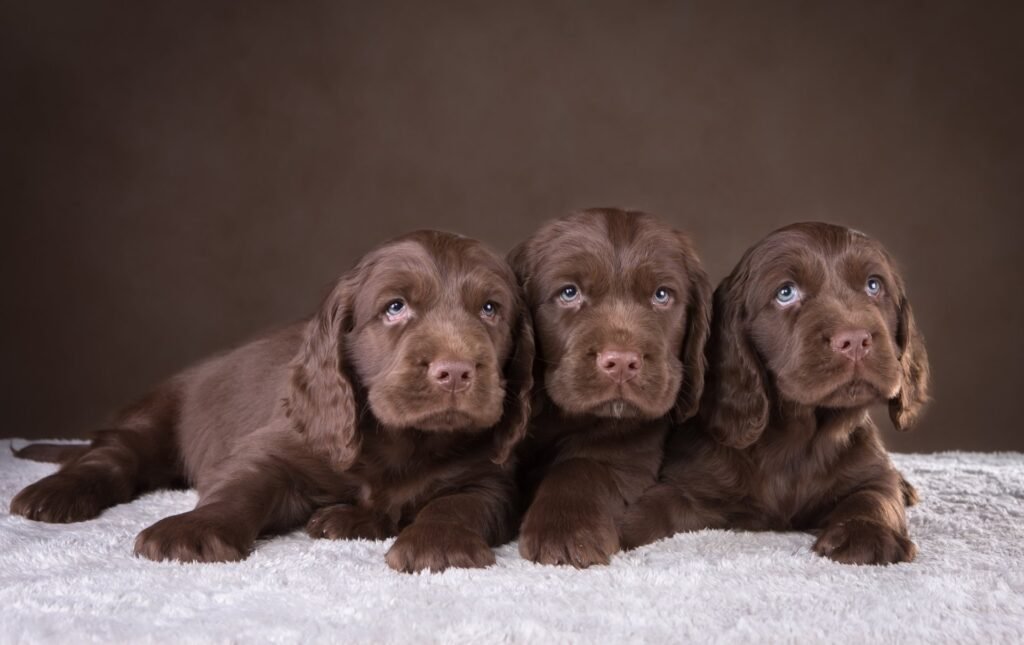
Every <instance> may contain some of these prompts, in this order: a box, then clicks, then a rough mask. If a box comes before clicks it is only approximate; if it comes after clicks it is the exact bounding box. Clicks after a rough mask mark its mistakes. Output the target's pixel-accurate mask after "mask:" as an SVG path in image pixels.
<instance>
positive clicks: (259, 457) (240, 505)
mask: <svg viewBox="0 0 1024 645" xmlns="http://www.w3.org/2000/svg"><path fill="white" fill-rule="evenodd" d="M247 448H248V450H247V451H244V452H242V453H241V454H236V455H233V456H232V457H230V458H229V459H228V460H227V462H226V463H224V464H221V465H220V466H218V468H217V469H216V470H217V473H216V479H214V480H213V481H211V482H200V487H199V488H200V499H199V503H198V504H197V505H196V508H195V509H193V510H191V511H189V512H187V513H181V514H180V515H173V516H171V517H165V518H164V519H162V520H160V521H159V522H157V523H156V524H153V525H152V526H150V527H149V528H147V529H145V530H144V531H142V532H141V533H140V534H139V536H138V538H136V540H135V554H136V555H138V556H142V557H144V558H149V559H150V560H178V561H180V562H228V561H235V560H243V559H245V558H246V557H247V556H248V555H249V551H250V550H251V549H252V545H253V544H254V543H255V541H256V538H257V537H258V536H259V535H261V534H263V533H268V532H276V531H284V530H288V529H291V528H294V527H295V526H297V525H300V524H301V523H302V522H303V521H305V520H306V519H307V518H308V517H309V515H310V513H311V512H312V508H313V502H312V496H313V495H312V492H311V491H313V490H315V489H316V487H317V484H316V482H317V481H319V482H323V481H325V477H326V476H327V475H325V473H327V472H329V469H328V468H327V466H326V465H325V464H322V463H318V462H316V461H315V460H314V459H312V458H308V457H306V458H304V457H303V456H299V455H296V454H292V455H288V456H284V453H285V452H286V451H288V450H289V449H290V447H289V446H284V445H276V446H275V445H269V444H267V443H265V442H261V441H252V442H251V443H250V444H248V445H247Z"/></svg>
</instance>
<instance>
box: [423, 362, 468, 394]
mask: <svg viewBox="0 0 1024 645" xmlns="http://www.w3.org/2000/svg"><path fill="white" fill-rule="evenodd" d="M427 373H428V374H429V375H430V380H431V381H433V382H434V384H435V385H437V386H438V387H440V388H441V389H442V390H447V391H449V392H453V393H454V392H461V391H463V390H466V389H468V388H469V386H470V385H472V384H473V377H474V376H476V368H475V367H474V366H473V364H472V363H470V362H469V361H433V362H432V363H431V364H430V367H429V368H427Z"/></svg>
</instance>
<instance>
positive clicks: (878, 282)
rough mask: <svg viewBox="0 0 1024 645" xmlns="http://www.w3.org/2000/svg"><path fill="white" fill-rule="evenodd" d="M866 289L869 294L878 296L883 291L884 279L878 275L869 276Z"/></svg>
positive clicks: (865, 285) (865, 284)
mask: <svg viewBox="0 0 1024 645" xmlns="http://www.w3.org/2000/svg"><path fill="white" fill-rule="evenodd" d="M864 291H865V292H866V293H867V294H868V295H869V296H877V295H878V294H880V293H882V279H881V278H879V277H878V276H876V275H873V276H871V277H870V278H868V281H867V282H866V283H864Z"/></svg>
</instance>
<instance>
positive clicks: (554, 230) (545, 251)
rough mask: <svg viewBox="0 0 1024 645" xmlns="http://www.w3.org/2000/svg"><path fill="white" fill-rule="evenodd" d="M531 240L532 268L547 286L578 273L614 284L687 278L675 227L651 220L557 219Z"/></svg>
mask: <svg viewBox="0 0 1024 645" xmlns="http://www.w3.org/2000/svg"><path fill="white" fill-rule="evenodd" d="M535 243H536V245H537V246H536V256H535V261H534V266H533V267H532V271H533V274H534V276H535V277H536V278H539V281H540V282H542V283H544V284H547V285H548V286H551V284H552V283H554V282H558V281H560V280H566V279H573V278H574V277H579V276H588V277H591V278H593V277H595V276H602V277H605V278H615V281H619V282H633V281H636V280H639V279H645V278H650V279H651V280H653V281H658V280H660V281H662V282H672V283H678V282H679V281H681V280H683V281H685V280H686V276H685V275H684V272H683V267H684V266H685V264H684V263H685V261H686V257H685V256H686V254H687V249H686V248H685V246H684V245H683V244H682V242H681V240H680V238H679V236H678V235H677V234H676V232H675V231H673V230H672V229H671V228H669V227H668V226H665V225H663V224H661V223H660V222H658V221H657V220H655V219H653V218H647V217H643V218H640V217H634V218H629V219H627V218H624V217H585V218H582V217H581V218H575V219H568V220H562V221H558V222H555V223H554V224H552V225H550V228H549V229H548V230H546V231H542V232H541V234H540V235H539V236H538V237H537V239H536V242H535ZM677 286H679V285H677Z"/></svg>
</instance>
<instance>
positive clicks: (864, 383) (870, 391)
mask: <svg viewBox="0 0 1024 645" xmlns="http://www.w3.org/2000/svg"><path fill="white" fill-rule="evenodd" d="M883 398H884V397H883V396H882V391H881V390H880V389H879V387H878V386H877V385H876V384H875V383H873V382H871V381H870V380H868V379H866V378H863V377H861V376H859V375H854V377H853V378H851V379H849V380H848V381H846V382H845V383H843V384H842V385H840V386H839V387H836V388H833V389H832V390H831V391H830V392H829V393H828V394H826V395H825V396H824V397H823V398H822V401H821V404H822V405H825V406H828V407H844V408H845V407H857V406H861V405H867V404H869V403H874V402H876V401H879V400H881V399H883Z"/></svg>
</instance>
